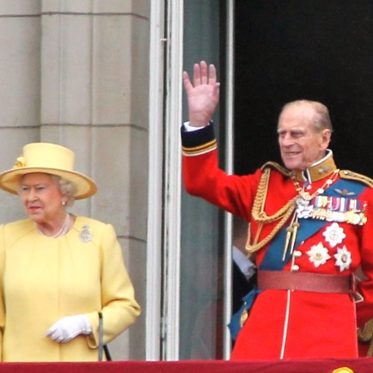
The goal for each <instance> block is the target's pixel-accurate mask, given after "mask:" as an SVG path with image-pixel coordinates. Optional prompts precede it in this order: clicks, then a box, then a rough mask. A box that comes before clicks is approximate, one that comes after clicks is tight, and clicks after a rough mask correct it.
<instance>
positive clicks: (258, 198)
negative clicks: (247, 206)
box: [246, 168, 297, 254]
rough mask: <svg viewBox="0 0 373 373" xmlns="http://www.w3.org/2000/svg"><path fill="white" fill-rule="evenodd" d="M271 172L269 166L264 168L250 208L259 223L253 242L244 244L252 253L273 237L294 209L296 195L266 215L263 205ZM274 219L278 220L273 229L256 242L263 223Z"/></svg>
mask: <svg viewBox="0 0 373 373" xmlns="http://www.w3.org/2000/svg"><path fill="white" fill-rule="evenodd" d="M270 173H271V169H270V168H266V169H265V170H264V172H263V174H262V176H261V178H260V182H259V185H258V190H257V192H256V195H255V200H254V204H253V209H252V212H251V213H252V217H253V219H254V220H255V221H256V222H258V223H259V224H260V226H259V228H258V233H257V235H256V237H255V240H254V243H253V244H250V243H247V244H246V250H247V251H248V252H249V253H250V254H252V253H254V252H255V251H258V250H259V249H261V248H262V247H263V246H265V245H266V244H267V243H268V242H269V241H271V240H272V239H273V237H274V236H275V235H276V234H277V232H278V231H279V230H280V229H281V228H282V227H283V226H284V225H285V223H286V222H287V220H288V219H289V218H290V216H291V215H292V213H293V212H294V210H295V200H296V199H297V197H294V198H293V199H291V200H290V201H289V202H287V203H286V205H284V206H283V207H281V209H279V210H278V211H277V212H275V213H274V214H273V215H271V216H268V215H267V213H266V212H265V211H264V205H265V201H266V197H267V193H268V183H269V176H270ZM276 220H280V221H279V222H278V223H277V224H276V226H275V227H274V228H273V230H272V231H271V232H270V233H269V234H268V235H267V236H266V237H265V238H264V239H263V240H261V241H260V242H258V236H259V232H260V231H261V229H262V227H263V225H264V224H268V223H272V222H274V221H276Z"/></svg>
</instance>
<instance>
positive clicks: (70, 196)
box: [51, 175, 75, 207]
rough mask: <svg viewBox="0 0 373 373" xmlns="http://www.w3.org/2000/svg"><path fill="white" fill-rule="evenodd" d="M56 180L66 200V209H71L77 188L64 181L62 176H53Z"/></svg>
mask: <svg viewBox="0 0 373 373" xmlns="http://www.w3.org/2000/svg"><path fill="white" fill-rule="evenodd" d="M51 176H52V178H53V179H54V180H56V181H57V183H58V187H59V189H60V192H61V194H62V195H63V196H65V197H66V198H67V199H66V207H70V206H72V205H73V204H74V201H75V198H74V194H75V186H74V184H73V183H72V182H70V181H68V180H66V179H64V178H63V177H61V176H57V175H51Z"/></svg>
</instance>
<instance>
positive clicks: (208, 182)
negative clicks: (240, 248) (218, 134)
mask: <svg viewBox="0 0 373 373" xmlns="http://www.w3.org/2000/svg"><path fill="white" fill-rule="evenodd" d="M182 144H183V180H184V186H185V189H186V191H187V192H188V193H190V194H192V195H194V196H198V197H201V198H203V199H205V200H207V201H208V202H210V203H212V204H214V205H217V206H219V207H221V208H223V209H225V210H227V211H229V212H231V213H233V214H235V215H238V216H241V217H242V218H244V219H245V220H247V221H249V220H250V213H251V207H252V203H253V199H254V197H255V194H256V189H257V186H258V183H259V180H260V175H261V170H258V171H257V172H256V173H255V174H252V175H245V176H238V175H228V174H227V173H225V172H224V171H223V170H222V169H221V168H220V167H219V165H218V152H217V146H216V139H215V135H214V132H213V126H212V125H210V126H207V127H205V128H204V129H202V130H198V131H193V132H185V131H183V130H182Z"/></svg>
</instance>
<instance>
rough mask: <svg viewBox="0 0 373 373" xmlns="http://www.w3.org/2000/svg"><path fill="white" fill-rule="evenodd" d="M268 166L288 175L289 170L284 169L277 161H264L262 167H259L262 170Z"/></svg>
mask: <svg viewBox="0 0 373 373" xmlns="http://www.w3.org/2000/svg"><path fill="white" fill-rule="evenodd" d="M267 167H270V168H275V169H276V170H277V171H279V172H281V173H282V174H283V175H285V176H290V171H289V170H288V169H286V168H285V167H284V166H281V165H280V164H278V163H277V162H273V161H269V162H266V163H264V165H263V166H262V167H260V168H261V169H262V170H264V169H265V168H267Z"/></svg>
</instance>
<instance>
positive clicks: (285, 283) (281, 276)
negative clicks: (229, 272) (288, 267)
mask: <svg viewBox="0 0 373 373" xmlns="http://www.w3.org/2000/svg"><path fill="white" fill-rule="evenodd" d="M257 276H258V277H257V281H258V289H259V290H269V289H278V290H302V291H313V292H317V293H353V292H354V290H355V289H354V282H353V278H352V276H341V275H328V274H320V273H311V272H284V271H260V270H259V271H258V275H257Z"/></svg>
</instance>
